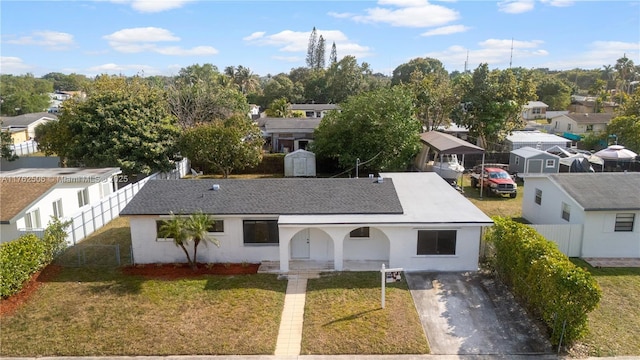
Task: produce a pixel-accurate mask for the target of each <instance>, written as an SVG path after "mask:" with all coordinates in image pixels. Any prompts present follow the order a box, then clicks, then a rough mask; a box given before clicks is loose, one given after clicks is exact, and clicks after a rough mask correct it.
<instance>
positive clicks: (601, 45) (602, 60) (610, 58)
mask: <svg viewBox="0 0 640 360" xmlns="http://www.w3.org/2000/svg"><path fill="white" fill-rule="evenodd" d="M624 54H626V55H627V57H628V58H630V59H631V60H633V62H634V63H640V55H638V54H640V44H639V43H637V42H636V43H633V42H622V41H593V42H591V43H590V44H588V46H587V50H586V51H585V52H583V53H576V55H575V57H573V58H569V59H566V60H563V61H552V62H549V63H545V64H544V67H548V68H550V69H557V70H570V69H575V68H581V69H600V68H602V66H603V65H615V63H616V60H618V59H619V58H621V57H622V56H623V55H624Z"/></svg>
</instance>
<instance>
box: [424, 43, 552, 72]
mask: <svg viewBox="0 0 640 360" xmlns="http://www.w3.org/2000/svg"><path fill="white" fill-rule="evenodd" d="M511 41H512V40H511V39H508V40H498V39H488V40H485V41H482V42H480V43H478V45H479V48H477V49H467V48H464V47H462V46H459V45H454V46H450V47H449V48H447V49H446V50H444V51H434V52H430V53H427V54H425V55H424V56H426V57H432V58H435V59H438V60H440V61H442V63H443V64H445V66H446V67H449V68H455V69H461V68H463V66H464V64H465V61H467V56H468V59H469V62H468V64H467V69H470V70H473V69H475V68H476V67H477V66H478V65H479V64H481V63H487V64H489V67H490V68H493V67H504V66H506V65H508V64H509V61H510V60H513V63H514V66H519V65H518V63H519V62H522V61H529V60H532V59H533V58H541V57H542V58H543V57H546V56H548V55H549V53H548V51H547V50H545V49H541V48H540V46H542V44H543V42H542V41H540V40H531V41H513V50H511Z"/></svg>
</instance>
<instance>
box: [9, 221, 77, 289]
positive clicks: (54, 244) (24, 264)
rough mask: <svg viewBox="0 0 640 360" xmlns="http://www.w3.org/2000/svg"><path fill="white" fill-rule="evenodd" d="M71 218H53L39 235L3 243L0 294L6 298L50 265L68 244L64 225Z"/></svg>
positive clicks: (21, 237) (25, 236)
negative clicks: (64, 221)
mask: <svg viewBox="0 0 640 360" xmlns="http://www.w3.org/2000/svg"><path fill="white" fill-rule="evenodd" d="M67 226H69V222H66V223H63V222H61V221H60V220H58V219H53V220H52V222H51V223H49V226H47V228H46V229H45V231H44V237H43V238H42V239H39V238H38V237H37V236H35V235H34V234H26V235H22V236H20V237H19V238H18V239H16V240H12V241H9V242H6V243H3V244H2V245H0V297H1V298H3V299H4V298H7V297H9V296H11V295H13V294H15V293H17V292H18V291H20V289H21V288H22V285H23V284H24V283H25V282H26V281H28V280H29V279H30V278H31V276H33V274H35V273H36V272H38V271H39V270H41V269H42V268H44V267H45V266H47V265H48V264H49V263H51V262H52V261H53V259H55V258H56V257H57V256H58V255H59V254H60V253H61V252H62V251H63V250H64V248H65V247H66V240H65V239H66V237H67V234H66V232H65V231H64V229H65V228H66V227H67Z"/></svg>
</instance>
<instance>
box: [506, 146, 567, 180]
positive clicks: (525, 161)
mask: <svg viewBox="0 0 640 360" xmlns="http://www.w3.org/2000/svg"><path fill="white" fill-rule="evenodd" d="M559 169H560V157H559V156H558V155H554V154H551V153H548V152H546V151H542V150H538V149H534V148H532V147H529V146H525V147H521V148H519V149H516V150H513V151H511V153H510V154H509V172H510V173H512V174H513V173H518V174H556V173H558V172H559Z"/></svg>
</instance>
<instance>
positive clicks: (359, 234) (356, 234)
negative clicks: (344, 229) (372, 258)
mask: <svg viewBox="0 0 640 360" xmlns="http://www.w3.org/2000/svg"><path fill="white" fill-rule="evenodd" d="M349 237H350V238H357V239H365V238H369V227H368V226H363V227H359V228H357V229H355V230H352V231H351V232H350V233H349Z"/></svg>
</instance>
